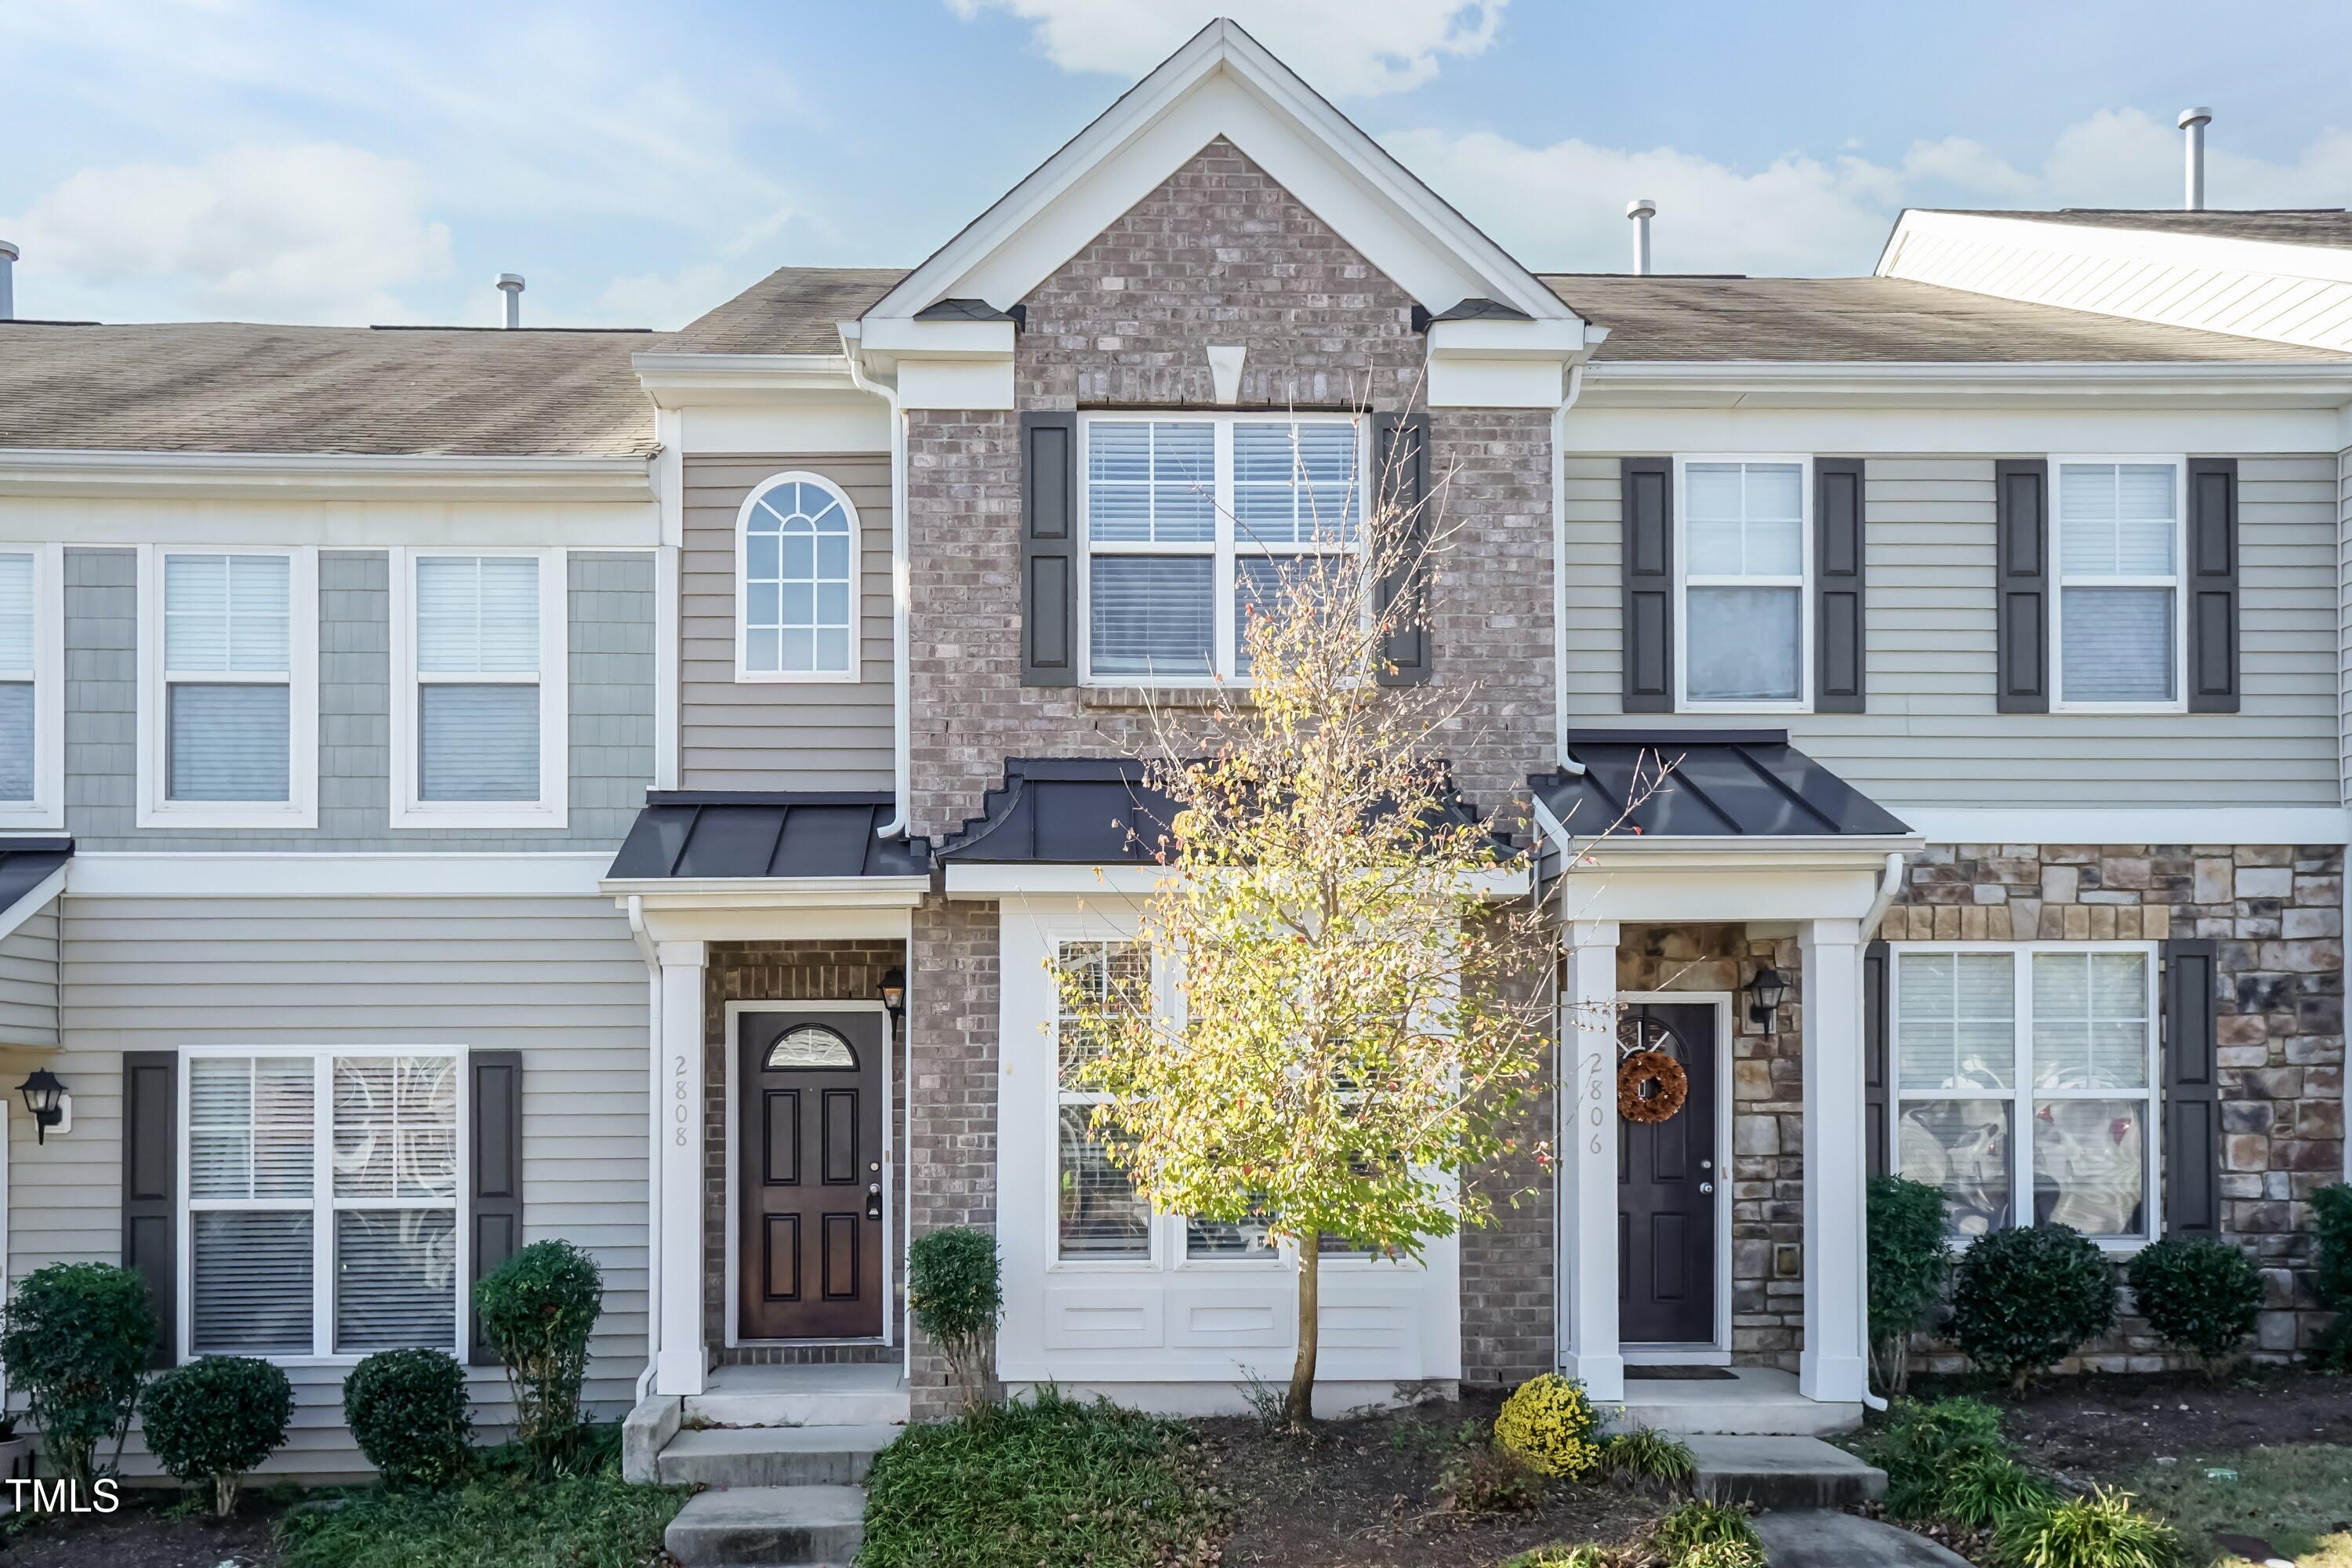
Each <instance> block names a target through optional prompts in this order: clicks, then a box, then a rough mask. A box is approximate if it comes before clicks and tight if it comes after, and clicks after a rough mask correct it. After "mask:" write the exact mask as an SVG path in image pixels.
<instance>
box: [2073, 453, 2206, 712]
mask: <svg viewBox="0 0 2352 1568" xmlns="http://www.w3.org/2000/svg"><path fill="white" fill-rule="evenodd" d="M2051 468H2052V471H2053V478H2054V480H2055V490H2056V496H2055V504H2054V505H2053V508H2052V514H2053V516H2054V517H2055V518H2056V519H2057V530H2058V538H2057V548H2056V551H2055V552H2054V553H2055V555H2056V558H2057V562H2058V626H2057V636H2056V643H2057V659H2056V664H2057V668H2058V702H2059V705H2060V706H2061V707H2062V708H2090V709H2098V708H2109V707H2122V708H2177V707H2179V705H2180V688H2181V657H2180V649H2181V645H2182V641H2183V639H2182V637H2181V611H2182V605H2183V595H2182V594H2181V592H2180V562H2181V554H2182V549H2181V518H2182V515H2183V512H2184V510H2185V509H2184V508H2183V505H2182V499H2183V483H2184V481H2183V477H2182V476H2183V465H2182V464H2181V463H2179V461H2178V460H2176V459H2173V458H2157V459H2152V460H2151V459H2146V458H2141V459H2133V458H2121V459H2113V460H2110V459H2095V460H2090V461H2083V460H2078V459H2075V458H2055V459H2053V461H2052V464H2051Z"/></svg>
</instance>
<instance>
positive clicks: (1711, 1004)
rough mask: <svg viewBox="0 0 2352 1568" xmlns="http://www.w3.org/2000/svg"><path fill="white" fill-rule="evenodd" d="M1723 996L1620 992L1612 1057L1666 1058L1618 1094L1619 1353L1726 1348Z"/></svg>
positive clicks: (1640, 1358) (1685, 1358)
mask: <svg viewBox="0 0 2352 1568" xmlns="http://www.w3.org/2000/svg"><path fill="white" fill-rule="evenodd" d="M1729 1005H1730V998H1729V997H1727V996H1722V995H1715V994H1708V995H1704V996H1691V997H1687V998H1685V997H1680V996H1677V997H1674V998H1673V999H1671V1000H1669V999H1666V998H1665V997H1664V996H1662V995H1660V994H1641V995H1629V996H1627V997H1626V998H1625V999H1624V1009H1623V1011H1622V1014H1621V1015H1620V1017H1619V1020H1618V1047H1619V1057H1620V1060H1621V1062H1625V1063H1632V1062H1633V1058H1634V1056H1635V1054H1636V1053H1643V1052H1646V1053H1654V1055H1653V1056H1651V1057H1649V1058H1645V1059H1647V1060H1649V1061H1653V1062H1654V1061H1656V1060H1657V1059H1658V1058H1664V1061H1665V1062H1667V1063H1670V1064H1672V1065H1671V1067H1670V1068H1664V1069H1663V1070H1662V1071H1661V1072H1660V1073H1658V1074H1656V1075H1652V1076H1650V1077H1648V1078H1647V1079H1646V1080H1645V1081H1644V1082H1643V1085H1642V1087H1643V1089H1647V1090H1648V1093H1647V1096H1646V1098H1643V1097H1640V1096H1637V1098H1636V1101H1635V1102H1634V1103H1633V1104H1625V1103H1624V1102H1623V1100H1622V1091H1621V1105H1622V1107H1623V1108H1622V1111H1621V1115H1622V1126H1621V1128H1620V1130H1619V1133H1618V1142H1617V1259H1618V1298H1617V1313H1618V1329H1619V1333H1620V1335H1621V1337H1622V1342H1623V1345H1624V1354H1625V1360H1626V1361H1627V1363H1644V1362H1646V1363H1674V1362H1688V1363H1694V1364H1706V1365H1721V1364H1725V1363H1728V1361H1729V1360H1730V1350H1731V1343H1730V1313H1729V1311H1728V1310H1727V1309H1728V1307H1729V1298H1728V1294H1727V1293H1728V1291H1729V1289H1730V1282H1729V1279H1728V1278H1727V1277H1728V1274H1729V1271H1730V1270H1729V1251H1730V1247H1729V1236H1730V1232H1729V1229H1728V1227H1727V1225H1726V1224H1725V1223H1724V1222H1725V1221H1726V1220H1727V1218H1728V1216H1729V1213H1730V1209H1729V1202H1730V1192H1729V1190H1728V1178H1729V1175H1730V1173H1729V1171H1728V1169H1727V1164H1726V1162H1727V1150H1728V1147H1729V1143H1730V1140H1729V1137H1728V1134H1727V1127H1726V1124H1727V1122H1728V1121H1729V1117H1728V1116H1727V1114H1726V1112H1727V1110H1728V1109H1729V1097H1728V1095H1727V1092H1726V1090H1727V1085H1726V1084H1725V1082H1724V1079H1725V1078H1726V1077H1727V1074H1728V1070H1729V1069H1728V1065H1727V1063H1726V1062H1725V1061H1724V1060H1723V1058H1724V1057H1725V1056H1726V1054H1727V1049H1728V1044H1729V1036H1728V1033H1727V1029H1726V1027H1725V1026H1726V1022H1727V1016H1728V1015H1727V1009H1728V1007H1729ZM1634 1065H1635V1066H1636V1067H1637V1068H1638V1065H1639V1064H1634ZM1626 1076H1628V1077H1631V1076H1633V1075H1631V1074H1629V1075H1626ZM1677 1096H1679V1098H1680V1103H1679V1104H1678V1105H1676V1104H1675V1099H1676V1097H1677ZM1670 1107H1671V1108H1672V1109H1671V1113H1670V1114H1668V1113H1666V1112H1667V1111H1668V1110H1669V1108H1670ZM1643 1108H1654V1109H1643ZM1654 1117H1656V1118H1661V1119H1657V1120H1652V1119H1651V1118H1654ZM1631 1392H1632V1391H1631V1390H1630V1389H1629V1390H1628V1393H1629V1394H1630V1393H1631Z"/></svg>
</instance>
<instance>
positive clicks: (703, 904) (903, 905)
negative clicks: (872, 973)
mask: <svg viewBox="0 0 2352 1568" xmlns="http://www.w3.org/2000/svg"><path fill="white" fill-rule="evenodd" d="M596 890H597V891H598V892H601V893H605V894H609V895H610V896H611V897H613V898H614V900H619V901H621V902H622V903H623V904H624V905H625V903H626V901H627V900H629V899H630V898H632V897H635V898H637V899H640V900H643V902H644V907H645V908H646V909H647V910H660V909H670V910H689V909H695V910H849V909H912V908H913V907H914V906H915V905H917V904H919V903H921V902H922V901H923V900H924V899H925V898H926V897H927V896H928V895H929V892H930V890H931V879H929V877H707V878H672V877H607V878H605V879H603V880H602V881H599V882H598V883H597V884H596Z"/></svg>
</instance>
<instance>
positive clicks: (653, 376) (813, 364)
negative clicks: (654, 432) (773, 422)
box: [629, 352, 856, 408]
mask: <svg viewBox="0 0 2352 1568" xmlns="http://www.w3.org/2000/svg"><path fill="white" fill-rule="evenodd" d="M629 363H630V365H631V366H632V367H633V368H634V369H635V371H636V373H637V384H639V385H641V386H643V387H644V388H645V389H646V395H647V396H648V397H651V398H652V399H653V400H654V405H655V406H656V407H658V408H683V407H687V406H689V405H710V404H727V403H745V402H760V401H764V400H766V399H769V398H772V397H773V396H774V395H776V394H778V393H783V392H842V391H855V390H856V384H855V383H853V382H852V381H851V380H850V376H849V362H848V360H847V359H846V358H845V357H844V356H842V355H840V354H719V353H670V352H649V353H639V354H632V355H630V356H629Z"/></svg>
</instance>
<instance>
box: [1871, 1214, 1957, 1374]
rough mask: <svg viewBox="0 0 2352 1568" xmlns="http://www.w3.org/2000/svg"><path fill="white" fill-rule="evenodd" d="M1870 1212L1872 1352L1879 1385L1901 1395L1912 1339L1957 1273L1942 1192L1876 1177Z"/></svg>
mask: <svg viewBox="0 0 2352 1568" xmlns="http://www.w3.org/2000/svg"><path fill="white" fill-rule="evenodd" d="M1868 1199H1869V1210H1870V1237H1869V1247H1870V1268H1869V1271H1870V1346H1871V1358H1872V1360H1874V1361H1875V1362H1876V1363H1878V1377H1879V1382H1880V1383H1881V1384H1883V1385H1884V1386H1885V1388H1886V1389H1887V1391H1888V1392H1889V1393H1893V1394H1900V1393H1902V1392H1903V1391H1904V1390H1905V1389H1906V1388H1907V1387H1909V1386H1910V1382H1911V1356H1910V1346H1911V1336H1912V1335H1913V1334H1915V1333H1917V1332H1918V1331H1920V1330H1922V1329H1924V1328H1926V1327H1927V1324H1928V1321H1929V1320H1930V1319H1931V1318H1932V1317H1933V1316H1934V1314H1935V1311H1936V1308H1937V1304H1938V1303H1939V1302H1940V1301H1941V1300H1943V1294H1944V1284H1945V1281H1946V1280H1947V1279H1949V1278H1950V1276H1951V1271H1952V1249H1951V1246H1950V1244H1949V1243H1948V1242H1947V1241H1946V1240H1945V1239H1944V1235H1945V1225H1946V1213H1945V1204H1944V1193H1943V1189H1942V1188H1940V1187H1933V1186H1929V1185H1928V1184H1927V1183H1925V1182H1911V1181H1906V1180H1905V1179H1904V1178H1902V1177H1901V1176H1873V1177H1872V1178H1871V1179H1870V1188H1869V1194H1868Z"/></svg>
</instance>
